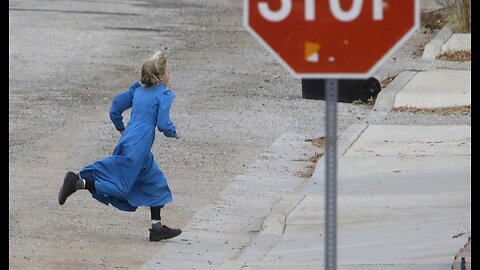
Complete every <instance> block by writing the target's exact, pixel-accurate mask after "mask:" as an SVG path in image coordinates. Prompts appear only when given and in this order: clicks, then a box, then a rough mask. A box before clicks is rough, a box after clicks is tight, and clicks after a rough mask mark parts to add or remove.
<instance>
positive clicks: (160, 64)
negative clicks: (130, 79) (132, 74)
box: [140, 52, 167, 86]
mask: <svg viewBox="0 0 480 270" xmlns="http://www.w3.org/2000/svg"><path fill="white" fill-rule="evenodd" d="M166 66H167V58H166V57H165V54H164V53H163V52H157V53H155V54H154V55H153V56H152V57H150V58H149V59H148V60H147V61H145V63H143V66H142V78H141V79H140V82H141V83H142V84H144V85H146V86H153V85H156V84H158V83H160V79H159V76H160V75H163V74H165V67H166Z"/></svg>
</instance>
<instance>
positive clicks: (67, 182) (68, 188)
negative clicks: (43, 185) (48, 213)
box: [58, 171, 80, 205]
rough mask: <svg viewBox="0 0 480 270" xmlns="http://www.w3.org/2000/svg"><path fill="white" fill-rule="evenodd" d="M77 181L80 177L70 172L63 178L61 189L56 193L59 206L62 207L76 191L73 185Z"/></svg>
mask: <svg viewBox="0 0 480 270" xmlns="http://www.w3.org/2000/svg"><path fill="white" fill-rule="evenodd" d="M79 179H80V177H79V176H78V174H76V173H74V172H71V171H69V172H67V174H66V175H65V178H64V179H63V185H62V188H61V189H60V192H59V193H58V203H59V204H60V205H63V204H64V203H65V201H66V200H67V198H68V196H70V195H72V194H73V193H74V192H75V191H76V190H77V189H76V187H75V184H76V183H77V180H79Z"/></svg>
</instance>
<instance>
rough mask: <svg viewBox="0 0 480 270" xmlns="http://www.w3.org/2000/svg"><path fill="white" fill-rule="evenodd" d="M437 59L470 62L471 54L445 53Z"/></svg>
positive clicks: (467, 52) (462, 52)
mask: <svg viewBox="0 0 480 270" xmlns="http://www.w3.org/2000/svg"><path fill="white" fill-rule="evenodd" d="M437 59H440V60H446V61H458V62H465V61H472V53H471V52H469V51H456V52H446V53H442V54H441V55H439V56H438V57H437Z"/></svg>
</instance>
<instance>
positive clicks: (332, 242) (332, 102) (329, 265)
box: [325, 79, 338, 270]
mask: <svg viewBox="0 0 480 270" xmlns="http://www.w3.org/2000/svg"><path fill="white" fill-rule="evenodd" d="M325 83H326V85H325V90H326V100H327V106H326V119H327V123H326V128H327V136H326V138H327V143H326V149H325V150H326V151H325V154H326V156H325V157H326V164H325V165H326V166H325V168H326V170H325V207H326V209H325V270H336V269H337V97H338V80H337V79H327V80H326V81H325Z"/></svg>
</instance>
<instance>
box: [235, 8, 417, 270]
mask: <svg viewBox="0 0 480 270" xmlns="http://www.w3.org/2000/svg"><path fill="white" fill-rule="evenodd" d="M243 3H244V24H245V27H246V28H247V30H248V31H249V32H250V33H251V34H252V35H253V36H254V37H255V38H256V39H257V40H258V41H259V42H260V43H261V44H262V45H263V46H264V47H265V48H266V49H267V50H269V51H270V52H271V53H272V54H273V55H274V56H275V57H276V58H277V60H278V61H279V62H280V63H281V64H283V65H284V66H285V67H286V68H287V69H288V70H289V71H290V72H291V73H292V74H293V76H294V77H296V78H302V79H327V80H326V81H325V83H326V85H325V86H326V87H325V90H326V97H327V98H326V101H327V104H326V105H327V106H326V119H327V121H326V133H327V134H326V135H327V136H326V137H327V143H326V174H325V207H326V211H325V220H326V222H325V269H326V270H336V265H337V257H336V256H337V254H336V253H337V243H336V240H337V232H336V222H337V99H338V79H342V78H346V79H354V78H359V79H366V78H368V77H370V76H371V75H372V73H373V72H375V70H377V69H378V67H379V66H381V65H382V63H383V62H384V61H385V60H386V59H388V58H389V57H390V55H391V54H393V52H394V51H395V50H396V49H397V48H399V47H400V46H401V45H402V44H403V43H404V42H405V41H406V40H408V38H410V36H411V35H413V34H414V32H415V30H416V29H417V28H418V26H419V18H420V16H419V11H420V9H419V0H350V1H342V0H244V2H243Z"/></svg>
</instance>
